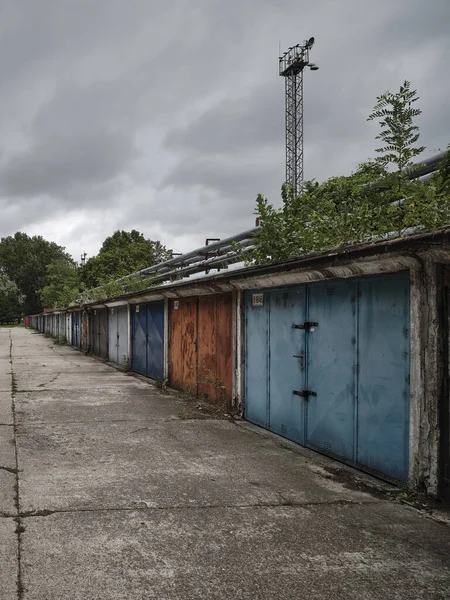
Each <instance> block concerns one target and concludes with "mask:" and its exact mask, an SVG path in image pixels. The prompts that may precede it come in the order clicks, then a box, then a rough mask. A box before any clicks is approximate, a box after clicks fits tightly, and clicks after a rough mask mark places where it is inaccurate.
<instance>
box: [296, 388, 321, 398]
mask: <svg viewBox="0 0 450 600" xmlns="http://www.w3.org/2000/svg"><path fill="white" fill-rule="evenodd" d="M292 393H293V394H295V396H301V397H302V398H308V396H317V394H316V392H312V391H311V390H302V391H299V390H292Z"/></svg>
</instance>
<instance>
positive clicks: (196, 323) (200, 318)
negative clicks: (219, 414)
mask: <svg viewBox="0 0 450 600" xmlns="http://www.w3.org/2000/svg"><path fill="white" fill-rule="evenodd" d="M232 306H233V303H232V295H231V294H229V293H227V294H214V295H208V296H200V297H198V298H196V297H192V298H181V299H179V300H171V302H170V345H169V364H170V384H171V385H172V386H173V387H177V388H179V389H188V390H190V391H191V392H192V393H193V394H195V395H203V396H205V397H207V398H208V399H209V400H213V401H215V402H224V403H225V402H230V401H231V397H232V381H233V344H232V330H233V327H232V314H233V312H232Z"/></svg>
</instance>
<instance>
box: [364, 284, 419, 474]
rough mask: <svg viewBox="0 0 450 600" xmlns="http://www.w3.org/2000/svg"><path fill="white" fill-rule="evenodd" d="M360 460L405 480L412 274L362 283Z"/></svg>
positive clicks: (370, 466)
mask: <svg viewBox="0 0 450 600" xmlns="http://www.w3.org/2000/svg"><path fill="white" fill-rule="evenodd" d="M358 329H359V336H358V364H359V374H358V395H357V397H358V416H357V427H358V435H357V440H358V442H357V462H358V463H360V464H362V465H365V466H366V467H368V468H369V469H371V470H372V471H375V472H380V473H384V474H386V475H389V476H391V477H393V478H394V479H398V480H401V481H405V480H406V479H407V478H408V458H409V452H408V450H409V448H408V444H409V406H410V403H409V278H408V276H407V274H401V275H399V276H397V277H390V278H389V279H368V280H366V281H364V280H362V281H361V282H360V283H359V319H358Z"/></svg>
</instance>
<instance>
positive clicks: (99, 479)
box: [0, 329, 450, 600]
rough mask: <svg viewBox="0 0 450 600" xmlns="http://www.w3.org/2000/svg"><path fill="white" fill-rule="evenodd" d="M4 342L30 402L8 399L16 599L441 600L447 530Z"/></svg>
mask: <svg viewBox="0 0 450 600" xmlns="http://www.w3.org/2000/svg"><path fill="white" fill-rule="evenodd" d="M12 335H13V357H14V358H13V361H14V362H13V366H14V371H15V373H17V376H18V378H19V379H20V382H21V386H23V387H22V389H24V390H32V391H25V392H21V393H17V394H16V396H15V398H16V417H17V419H18V422H19V425H18V432H17V442H18V456H19V468H20V472H19V479H20V509H21V524H22V525H23V526H24V528H25V530H24V532H23V533H22V534H21V564H22V569H21V581H22V583H23V584H24V587H25V592H24V595H23V600H42V599H43V598H45V599H46V600H60V599H61V598H64V599H65V600H66V599H67V600H92V599H94V598H95V599H96V600H97V599H99V598H108V599H112V600H116V599H117V600H132V599H133V600H135V599H142V600H144V599H147V598H157V599H158V600H185V599H195V600H197V599H199V600H202V599H208V600H209V599H211V598H217V599H219V600H220V599H222V598H223V599H225V598H226V599H227V600H228V599H229V598H240V599H248V600H253V599H256V600H299V599H300V600H301V599H302V598H305V599H306V598H307V599H308V600H310V599H311V598H312V599H313V600H319V599H320V600H323V599H328V598H335V599H336V600H341V599H342V600H347V599H350V600H353V599H355V600H356V599H358V600H360V599H361V598H364V599H365V600H366V599H368V600H385V598H389V599H402V600H403V599H406V598H408V600H409V599H412V600H416V599H417V600H419V598H420V599H425V598H426V599H427V600H428V598H430V599H437V600H439V599H444V598H448V590H449V589H450V573H449V567H450V547H449V543H450V534H449V531H450V529H449V527H447V526H446V525H443V524H441V523H437V522H436V521H433V520H431V519H429V518H426V517H425V516H424V515H422V514H419V513H418V512H417V511H413V510H412V509H410V508H407V507H405V506H403V505H398V504H394V503H392V502H388V501H386V500H385V499H381V498H380V496H378V497H375V496H373V495H371V494H369V493H368V492H366V491H364V492H363V491H360V490H359V489H350V488H351V487H352V486H351V484H347V483H345V481H346V480H345V478H343V479H342V482H341V481H340V480H339V478H338V477H337V476H336V475H333V474H332V473H330V472H329V470H327V468H326V465H327V461H328V464H329V465H331V464H333V465H335V464H336V463H334V461H330V460H329V459H326V458H324V457H321V458H320V460H315V459H314V456H316V455H315V454H314V453H312V452H311V451H308V452H301V453H297V452H293V451H290V450H288V449H286V447H282V446H281V445H280V444H279V443H277V442H276V440H274V439H273V438H270V437H269V436H267V437H266V436H261V435H256V434H255V432H254V431H252V430H251V428H247V427H239V426H237V425H235V424H234V423H231V422H228V421H221V420H213V419H209V420H184V419H185V415H184V419H183V418H179V416H180V407H181V410H183V409H184V410H185V405H184V403H183V402H181V401H180V400H179V399H176V398H174V397H172V396H167V395H165V394H161V393H160V391H159V390H157V389H156V388H155V387H152V386H149V385H148V384H146V383H144V382H142V381H140V380H139V379H135V378H133V377H130V376H127V375H125V374H124V373H121V372H119V371H117V370H114V369H112V368H111V367H108V366H106V365H105V364H103V363H101V362H99V361H97V360H95V359H93V358H91V357H88V356H85V355H84V354H81V353H78V352H76V351H74V350H73V349H70V348H67V347H63V346H54V345H53V344H51V342H49V340H47V339H46V338H44V337H43V336H38V335H34V334H31V333H30V332H28V331H24V330H23V329H18V330H14V331H13V333H12ZM6 343H9V342H8V340H7V338H5V337H4V336H3V337H2V336H0V351H1V350H2V348H3V347H4V346H3V345H4V344H6ZM2 344H3V345H2ZM40 365H41V366H40ZM41 369H42V370H41ZM55 375H57V377H55ZM41 384H43V385H41ZM36 386H37V387H36ZM5 429H8V428H7V427H5ZM9 429H10V430H12V427H9ZM11 448H13V446H12V445H11ZM324 465H325V466H324ZM342 468H343V467H342V465H341V467H340V469H341V470H342ZM6 476H8V477H6ZM0 477H1V475H0ZM3 479H4V480H5V481H6V482H7V485H6V487H8V489H10V488H11V483H10V482H13V481H14V475H13V474H11V473H7V472H4V478H3ZM343 482H344V483H343ZM1 483H2V479H0V484H1ZM355 487H356V486H355ZM362 489H364V490H366V489H367V488H364V487H363V488H362ZM30 511H31V512H30ZM3 521H8V519H5V518H3V519H0V523H2V522H3ZM9 521H11V522H12V520H11V519H10V520H9ZM0 535H1V530H0ZM16 541H17V538H16ZM16 547H17V544H16ZM11 548H12V546H11ZM11 552H12V554H11V555H8V556H9V557H11V556H14V554H13V553H14V549H12V550H11ZM1 556H2V555H1V545H0V558H1ZM15 558H16V559H17V556H16V557H15ZM0 573H1V569H0ZM1 583H2V580H1V575H0V584H1ZM0 589H2V588H0ZM2 600H3V595H2ZM7 600H9V598H8V597H7Z"/></svg>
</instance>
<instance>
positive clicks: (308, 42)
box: [306, 37, 314, 48]
mask: <svg viewBox="0 0 450 600" xmlns="http://www.w3.org/2000/svg"><path fill="white" fill-rule="evenodd" d="M313 46H314V38H313V37H310V38H309V40H308V41H307V42H306V47H307V48H312V47H313Z"/></svg>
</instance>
